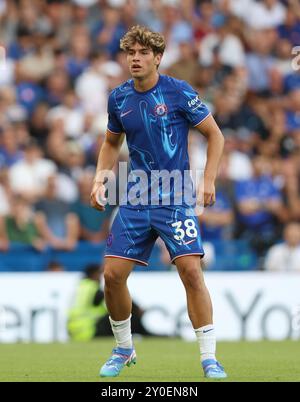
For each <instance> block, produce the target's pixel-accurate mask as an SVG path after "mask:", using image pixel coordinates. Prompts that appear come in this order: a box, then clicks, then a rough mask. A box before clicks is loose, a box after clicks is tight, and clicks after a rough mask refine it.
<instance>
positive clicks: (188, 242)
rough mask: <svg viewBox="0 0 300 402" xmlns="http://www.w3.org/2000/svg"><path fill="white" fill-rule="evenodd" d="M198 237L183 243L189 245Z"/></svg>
mask: <svg viewBox="0 0 300 402" xmlns="http://www.w3.org/2000/svg"><path fill="white" fill-rule="evenodd" d="M196 240H197V239H193V240H190V241H186V242H185V243H183V244H184V246H186V245H188V244H191V243H194V241H196Z"/></svg>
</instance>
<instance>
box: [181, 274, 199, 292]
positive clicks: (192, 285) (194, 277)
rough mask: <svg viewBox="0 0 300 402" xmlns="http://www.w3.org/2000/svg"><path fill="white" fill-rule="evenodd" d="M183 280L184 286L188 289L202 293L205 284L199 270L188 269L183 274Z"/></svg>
mask: <svg viewBox="0 0 300 402" xmlns="http://www.w3.org/2000/svg"><path fill="white" fill-rule="evenodd" d="M181 279H182V282H183V284H184V286H185V287H186V288H188V289H192V290H198V291H201V289H202V288H203V286H205V285H204V283H203V281H202V279H201V275H200V272H199V269H198V268H186V269H184V270H183V271H182V273H181Z"/></svg>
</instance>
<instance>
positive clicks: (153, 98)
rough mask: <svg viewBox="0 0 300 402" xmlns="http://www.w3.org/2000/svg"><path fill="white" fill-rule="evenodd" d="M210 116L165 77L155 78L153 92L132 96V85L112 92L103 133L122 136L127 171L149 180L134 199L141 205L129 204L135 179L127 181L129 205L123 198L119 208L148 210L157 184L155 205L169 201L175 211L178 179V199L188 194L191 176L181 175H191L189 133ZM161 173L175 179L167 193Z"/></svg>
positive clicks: (189, 92) (189, 91)
mask: <svg viewBox="0 0 300 402" xmlns="http://www.w3.org/2000/svg"><path fill="white" fill-rule="evenodd" d="M209 114H210V113H209V111H208V109H207V107H206V105H204V104H203V103H202V101H201V99H200V98H199V96H198V94H197V92H196V91H195V90H194V89H193V88H192V87H191V86H190V85H189V84H188V83H186V82H185V81H180V80H177V79H175V78H172V77H169V76H166V75H160V76H159V80H158V82H157V84H156V85H155V87H153V88H151V89H150V90H148V91H145V92H139V91H137V90H136V89H135V88H134V82H133V80H132V79H131V80H128V81H127V82H125V83H123V84H122V85H120V86H119V87H117V88H115V89H114V90H113V91H112V92H111V94H110V96H109V100H108V116H109V121H108V130H109V131H110V132H112V133H114V134H116V135H117V134H121V133H125V134H126V140H127V145H128V149H129V155H130V170H131V171H134V172H139V171H142V172H143V173H144V174H145V175H146V176H147V178H148V185H147V186H144V188H143V189H142V191H141V192H140V194H139V195H138V197H139V200H140V201H137V200H133V196H132V194H134V192H132V191H131V192H130V189H132V187H133V186H134V185H135V184H136V183H138V178H137V176H139V175H138V174H137V173H135V174H132V175H129V182H128V187H127V194H126V195H127V198H128V199H129V202H126V200H125V201H124V198H123V200H122V201H121V204H126V205H128V206H130V205H132V206H136V205H138V206H139V207H140V206H141V204H142V205H146V204H147V205H148V206H149V204H151V202H150V200H151V199H152V205H153V199H155V200H157V198H156V197H155V195H154V196H153V194H152V198H151V189H152V191H153V189H154V188H156V187H155V185H154V184H155V181H156V182H158V187H157V188H158V191H157V192H158V200H159V203H161V202H162V200H164V199H165V198H166V197H170V205H174V204H175V205H176V203H175V201H174V200H175V193H174V191H175V190H174V189H176V191H177V192H178V183H179V182H177V181H176V180H177V174H179V175H181V177H182V188H181V192H182V195H183V193H184V192H185V191H187V192H193V185H192V182H191V179H190V176H188V175H186V176H184V171H189V169H190V167H189V157H188V132H189V128H190V126H197V125H198V124H199V123H201V122H202V121H203V120H204V119H206V118H207V116H208V115H209ZM162 171H167V172H175V173H176V174H175V175H174V176H172V177H173V180H171V182H170V187H169V188H164V187H163V186H162V185H161V183H160V176H159V172H162ZM175 176H176V177H175ZM184 178H185V179H184ZM156 184H157V183H156ZM145 187H146V188H145ZM142 193H143V194H142ZM145 194H146V197H145ZM177 195H178V194H177ZM145 199H146V200H147V202H145ZM176 200H178V198H176ZM183 204H184V197H183Z"/></svg>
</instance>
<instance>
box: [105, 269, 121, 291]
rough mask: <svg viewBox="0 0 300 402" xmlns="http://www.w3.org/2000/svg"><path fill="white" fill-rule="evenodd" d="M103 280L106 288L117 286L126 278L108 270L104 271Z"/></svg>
mask: <svg viewBox="0 0 300 402" xmlns="http://www.w3.org/2000/svg"><path fill="white" fill-rule="evenodd" d="M104 280H105V286H106V288H109V287H115V286H119V285H122V284H123V283H124V282H126V278H124V275H122V273H121V272H119V271H114V270H111V269H109V268H107V269H104Z"/></svg>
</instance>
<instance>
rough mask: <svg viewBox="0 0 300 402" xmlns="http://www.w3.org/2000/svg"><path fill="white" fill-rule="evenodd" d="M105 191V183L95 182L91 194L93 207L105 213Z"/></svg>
mask: <svg viewBox="0 0 300 402" xmlns="http://www.w3.org/2000/svg"><path fill="white" fill-rule="evenodd" d="M105 190H106V189H105V186H104V184H103V183H99V182H95V183H94V185H93V188H92V192H91V206H92V207H93V208H95V209H97V210H98V211H101V212H102V211H105V206H104V203H105V202H106V197H105Z"/></svg>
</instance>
